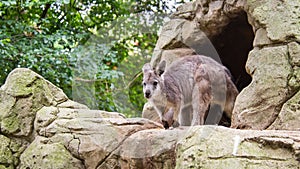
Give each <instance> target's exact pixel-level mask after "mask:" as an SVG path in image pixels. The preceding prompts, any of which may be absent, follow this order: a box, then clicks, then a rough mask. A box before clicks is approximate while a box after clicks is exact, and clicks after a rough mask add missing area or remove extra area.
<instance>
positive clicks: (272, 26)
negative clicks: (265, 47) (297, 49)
mask: <svg viewBox="0 0 300 169" xmlns="http://www.w3.org/2000/svg"><path fill="white" fill-rule="evenodd" d="M299 6H300V1H297V0H296V1H295V0H286V1H269V0H262V1H259V2H258V1H255V0H248V1H247V4H246V10H247V13H248V17H250V18H251V21H252V22H254V23H251V24H252V25H254V26H255V27H256V28H258V27H264V28H266V31H267V36H268V37H269V38H270V39H271V40H272V41H276V42H286V41H288V42H289V41H298V42H299V41H300V19H299V16H300V10H299Z"/></svg>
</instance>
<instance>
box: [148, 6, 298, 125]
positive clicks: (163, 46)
mask: <svg viewBox="0 0 300 169" xmlns="http://www.w3.org/2000/svg"><path fill="white" fill-rule="evenodd" d="M299 6H300V1H295V0H286V1H276V2H273V1H268V0H262V1H253V0H248V1H246V0H223V1H222V0H218V1H209V0H197V1H194V2H189V3H185V4H183V5H182V6H180V7H178V9H177V11H176V12H175V13H173V14H172V16H171V20H170V21H168V22H167V23H166V24H165V25H164V26H163V28H162V31H161V34H160V36H159V39H158V41H157V44H156V47H155V52H154V54H153V57H152V59H151V64H152V66H153V67H156V66H157V65H158V63H159V62H160V61H161V60H170V61H173V60H176V59H177V56H179V55H177V56H175V55H173V53H175V51H177V50H180V49H187V48H189V49H190V50H191V51H192V50H193V51H195V52H196V53H197V54H203V55H208V56H211V57H212V58H214V59H216V60H218V61H219V60H221V61H223V60H225V59H227V58H222V56H220V57H221V59H220V58H219V55H218V53H216V52H215V49H213V47H212V43H210V40H211V41H212V42H214V40H215V38H218V36H222V33H223V32H226V29H227V26H228V25H229V24H231V23H234V22H235V20H237V19H239V16H242V15H244V12H245V13H246V15H247V17H248V22H249V23H250V24H251V26H252V30H253V32H254V33H255V37H254V41H253V47H254V49H253V50H252V51H251V52H250V53H249V55H248V61H247V63H246V69H247V71H248V74H250V75H251V76H252V82H251V83H250V84H249V85H248V86H247V87H246V88H244V89H243V90H242V92H241V93H240V94H239V96H238V97H237V99H236V104H235V109H234V113H233V117H232V127H234V128H245V129H260V130H262V129H267V128H270V129H288V130H298V129H299V127H300V123H299V125H296V121H299V120H300V117H299V116H298V113H297V112H295V111H297V110H295V107H297V106H298V105H297V104H296V103H295V100H296V99H297V97H296V96H294V95H295V94H296V93H298V92H299V84H300V59H299V58H300V57H299V56H300V47H299V42H300V22H299V16H300V10H299ZM241 18H242V17H241ZM236 26H239V28H241V23H237V25H236ZM231 33H234V32H231ZM244 34H247V32H244ZM246 37H248V36H246ZM229 40H231V39H229ZM229 40H228V41H229ZM216 42H217V45H216V46H217V47H218V45H219V46H221V49H222V43H231V42H222V41H221V43H218V41H216ZM216 42H215V44H216ZM225 47H226V46H225ZM245 50H246V49H245ZM229 51H230V50H229ZM231 51H232V53H233V55H234V54H235V53H236V52H235V50H231ZM249 51H250V49H249ZM218 52H219V51H218ZM180 54H181V55H180V57H184V55H185V53H184V52H182V53H180ZM219 54H220V55H221V54H222V52H221V53H219ZM166 58H167V59H166ZM236 60H237V61H238V60H239V59H236ZM241 60H242V59H241ZM230 62H232V61H230ZM230 62H229V63H230ZM226 63H227V64H228V62H226ZM243 64H244V63H243ZM236 70H239V69H236ZM235 74H237V75H242V76H244V74H241V73H239V71H238V72H237V73H235ZM245 74H246V73H245ZM235 78H236V79H237V81H238V80H239V79H248V78H249V77H248V76H247V77H246V78H243V77H239V76H237V77H235ZM249 81H250V79H249ZM245 83H247V84H248V83H249V82H248V81H247V82H245ZM241 84H243V85H242V86H243V87H244V86H246V85H244V83H241ZM237 85H239V84H237ZM293 97H296V98H293ZM289 100H291V101H289ZM293 110H294V111H293ZM144 114H145V113H144ZM288 119H293V120H288ZM282 120H284V121H282ZM285 120H288V121H285ZM275 121H276V122H275ZM273 123H274V124H273ZM283 123H284V126H283V125H282V124H283ZM288 123H290V124H288ZM276 125H278V126H276ZM281 127H282V128H281Z"/></svg>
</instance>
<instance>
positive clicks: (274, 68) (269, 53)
mask: <svg viewBox="0 0 300 169" xmlns="http://www.w3.org/2000/svg"><path fill="white" fill-rule="evenodd" d="M246 69H247V72H248V73H249V74H250V75H251V76H252V77H253V79H252V82H251V83H250V85H249V86H247V87H246V88H245V89H244V90H243V91H242V92H241V93H240V94H239V95H238V97H237V99H236V103H235V107H234V110H233V115H232V127H233V128H247V129H266V128H268V127H269V126H270V125H271V124H272V123H273V122H274V120H275V119H276V118H277V115H278V114H279V112H280V109H281V106H282V105H283V104H284V102H285V101H286V100H287V99H288V98H289V97H290V96H291V94H292V93H291V92H290V91H289V87H288V86H287V82H286V80H287V79H288V77H289V76H290V70H291V66H290V64H289V58H288V50H287V46H278V47H269V48H263V49H261V50H258V49H254V50H253V51H251V52H250V54H249V58H248V61H247V65H246ZM270 84H272V85H270ZM253 98H255V99H253Z"/></svg>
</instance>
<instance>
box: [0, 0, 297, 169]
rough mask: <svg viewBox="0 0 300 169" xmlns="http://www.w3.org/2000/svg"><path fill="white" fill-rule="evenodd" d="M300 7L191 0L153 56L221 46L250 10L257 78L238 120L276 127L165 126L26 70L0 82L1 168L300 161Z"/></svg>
mask: <svg viewBox="0 0 300 169" xmlns="http://www.w3.org/2000/svg"><path fill="white" fill-rule="evenodd" d="M299 6H300V4H299V2H298V1H292V0H286V1H274V2H273V1H272V2H271V1H267V0H262V1H252V0H248V1H246V0H224V1H210V0H207V1H206V0H198V1H195V2H190V3H187V4H185V5H183V6H181V7H179V10H178V11H177V12H176V13H174V14H173V16H172V19H171V20H170V21H169V22H168V23H166V25H165V26H164V28H163V29H162V35H161V36H160V38H159V40H158V42H157V46H156V50H155V52H154V57H153V59H152V61H151V63H152V64H153V65H156V64H157V63H158V62H159V61H160V60H161V59H162V58H163V59H165V60H168V64H169V63H171V62H172V61H173V60H174V58H179V57H182V56H183V55H190V54H193V53H195V52H196V53H199V52H201V51H202V49H207V50H208V51H209V52H211V54H213V55H214V54H216V52H215V51H214V50H211V48H210V47H211V44H210V40H209V39H214V38H216V36H218V34H220V33H222V31H223V30H224V27H226V25H227V24H230V22H231V20H232V19H234V18H236V17H237V16H239V14H240V12H244V11H245V12H246V13H247V14H248V20H249V22H250V24H251V25H252V26H253V30H254V32H255V39H254V49H253V50H252V51H251V52H250V54H249V57H248V61H247V65H246V68H247V71H248V73H249V74H250V75H251V76H252V82H251V84H249V86H247V87H246V88H244V89H243V90H242V91H241V93H240V95H239V96H238V98H237V102H236V105H235V109H234V115H233V119H232V126H233V127H235V128H247V129H277V130H264V131H261V130H239V129H230V128H225V127H221V126H193V127H180V128H175V129H169V130H165V129H164V128H163V126H162V125H161V124H159V123H157V122H154V121H151V120H148V119H144V118H125V117H124V116H123V115H122V114H120V113H117V112H105V111H101V110H90V109H88V108H87V107H86V106H85V105H82V104H79V103H76V102H73V101H71V100H70V99H68V97H67V96H66V95H65V94H64V93H63V91H62V90H61V89H59V88H57V87H56V86H54V85H53V84H51V83H50V82H48V81H47V80H45V79H44V78H43V77H41V76H40V75H38V74H36V73H34V72H32V71H30V70H29V69H22V68H19V69H15V70H14V71H13V72H11V73H10V74H9V76H8V77H7V80H6V82H5V84H4V85H3V86H2V87H1V88H0V168H1V169H2V168H3V169H6V168H8V169H13V168H20V169H27V168H45V169H47V168H49V169H52V168H56V169H60V168H64V169H65V168H70V169H72V168H87V169H104V168H109V169H110V168H125V169H126V168H128V169H129V168H130V169H132V168H165V169H169V168H211V169H213V168H224V169H225V168H266V169H268V168H270V169H271V168H272V169H273V168H287V169H288V168H291V169H295V168H299V166H300V133H299V131H298V130H299V128H300V127H299V117H300V116H299V97H300V94H299V91H298V89H299V84H300V83H299V77H300V74H299V70H300V69H299V63H300V62H299V61H300V59H299V56H300V55H299V54H300V51H299V49H300V47H299V41H300V40H299V27H300V26H299V18H298V19H297V17H298V16H300V15H299V10H296V9H297V8H299ZM275 9H276V10H275ZM270 16H272V17H270ZM278 27H280V29H279V28H278ZM164 35H166V36H164ZM198 45H200V48H197V46H198ZM202 45H204V47H203V46H202ZM195 47H196V49H195ZM190 48H194V49H190ZM207 54H210V53H207ZM221 60H222V58H221ZM145 109H147V111H148V113H147V112H144V113H145V114H144V116H147V117H149V118H154V119H155V118H156V120H157V117H155V115H156V114H155V113H153V110H152V109H151V105H150V106H148V107H147V106H145ZM152 115H153V116H152ZM283 129H286V130H283ZM288 130H297V131H288Z"/></svg>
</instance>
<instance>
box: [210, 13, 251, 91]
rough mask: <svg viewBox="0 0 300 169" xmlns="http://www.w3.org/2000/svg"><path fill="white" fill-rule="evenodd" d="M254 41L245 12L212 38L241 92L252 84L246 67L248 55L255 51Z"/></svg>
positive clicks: (223, 62)
mask: <svg viewBox="0 0 300 169" xmlns="http://www.w3.org/2000/svg"><path fill="white" fill-rule="evenodd" d="M253 40H254V33H253V30H252V26H251V25H250V24H249V23H248V20H247V13H246V12H244V11H243V12H241V13H240V14H239V15H238V16H237V17H235V18H233V19H232V20H231V22H230V23H229V24H228V25H227V26H226V27H225V28H223V30H222V32H221V33H220V34H218V35H216V36H215V37H213V38H212V44H213V45H214V47H215V49H216V50H217V52H218V54H219V56H220V59H221V61H222V64H223V65H224V66H226V67H227V68H228V69H229V70H230V72H231V74H232V76H233V79H234V82H235V85H236V87H237V89H238V90H239V91H241V90H242V89H243V88H245V87H246V86H248V85H249V84H250V82H251V76H250V75H249V74H248V73H247V72H246V69H245V65H246V61H247V58H248V53H249V52H250V50H252V49H253Z"/></svg>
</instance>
